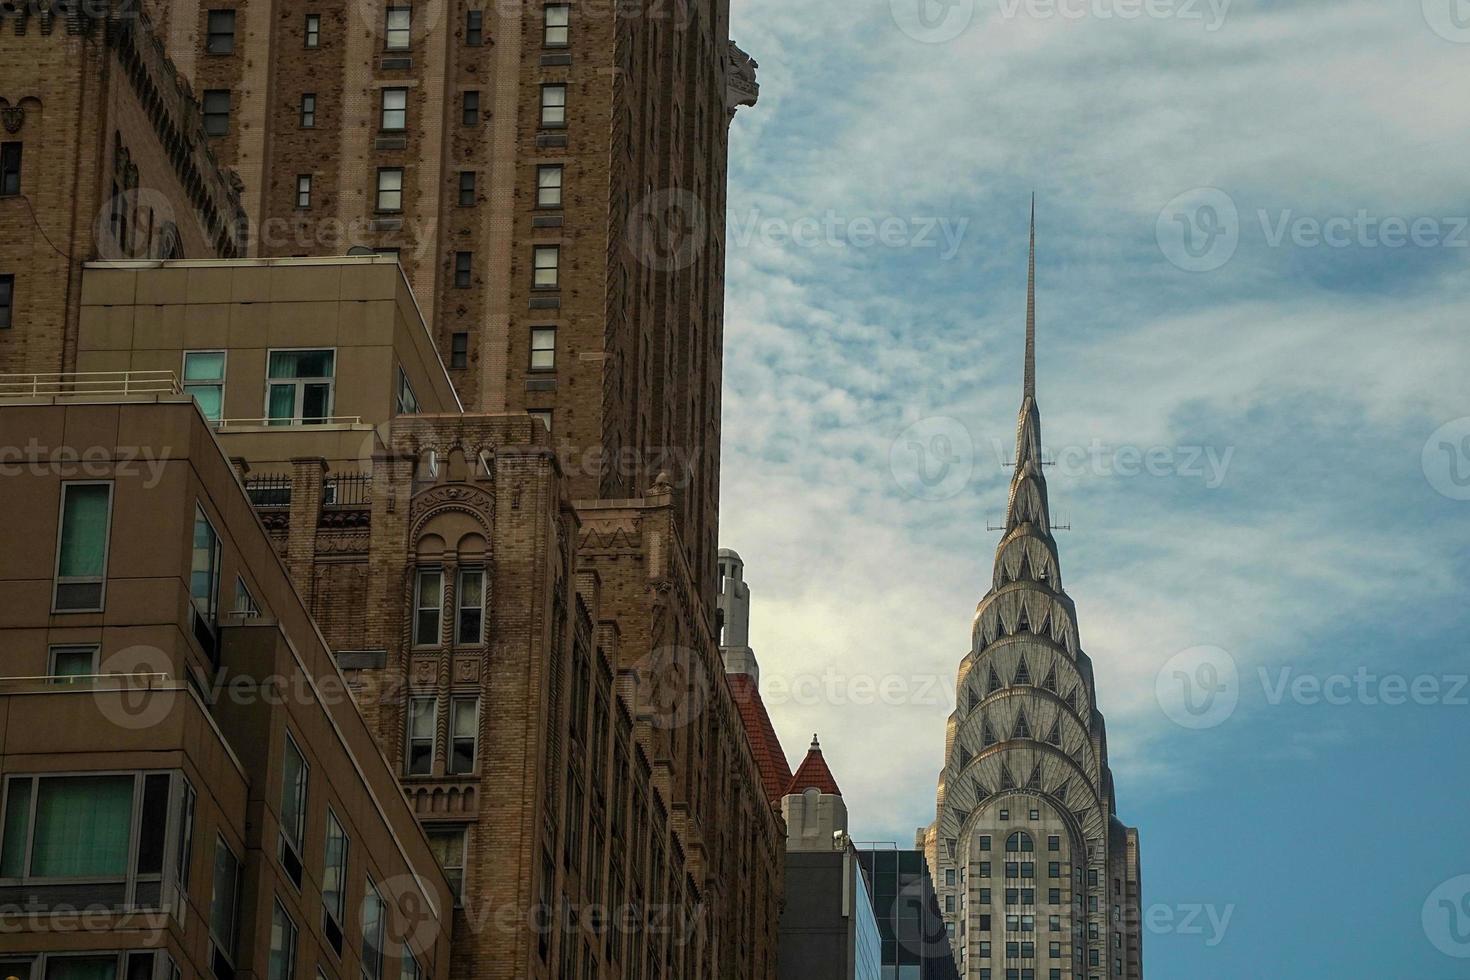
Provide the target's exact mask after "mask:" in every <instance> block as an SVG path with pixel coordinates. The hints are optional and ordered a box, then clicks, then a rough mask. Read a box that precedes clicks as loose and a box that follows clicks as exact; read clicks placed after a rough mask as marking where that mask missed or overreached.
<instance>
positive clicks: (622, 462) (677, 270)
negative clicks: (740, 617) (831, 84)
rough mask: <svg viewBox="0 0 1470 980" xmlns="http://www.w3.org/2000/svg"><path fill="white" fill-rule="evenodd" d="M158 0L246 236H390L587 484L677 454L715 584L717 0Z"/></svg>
mask: <svg viewBox="0 0 1470 980" xmlns="http://www.w3.org/2000/svg"><path fill="white" fill-rule="evenodd" d="M150 5H151V10H150V12H151V13H152V14H153V17H154V19H155V21H156V22H157V23H158V25H159V30H160V32H161V34H162V35H163V36H164V38H165V39H166V42H167V48H168V51H169V54H170V56H171V57H172V58H173V60H174V62H175V63H176V64H177V65H178V66H179V69H180V71H181V72H182V73H183V74H184V75H186V76H187V77H188V78H189V79H190V81H191V82H192V83H193V86H194V89H195V92H196V93H197V94H198V95H199V98H200V100H201V102H202V104H203V106H204V111H205V119H206V128H207V129H208V130H209V131H210V132H212V133H213V134H214V135H212V136H211V138H210V142H211V145H212V146H213V149H214V152H215V154H216V156H217V157H218V158H219V160H220V162H221V163H222V164H223V165H225V166H227V167H232V168H234V170H235V171H236V172H237V173H238V174H239V176H240V178H241V179H242V181H243V183H244V193H243V195H242V202H243V206H244V210H245V213H246V214H247V216H248V218H249V222H250V227H251V228H252V230H253V231H252V242H251V245H250V250H249V254H251V255H259V256H291V255H298V256H299V255H332V254H335V255H341V254H343V253H344V252H346V251H348V250H349V249H351V248H359V249H366V248H372V249H378V250H391V251H394V252H396V254H397V255H398V259H399V262H400V263H401V264H402V265H403V268H404V271H405V273H406V274H407V276H408V280H409V283H410V285H411V286H412V287H413V292H414V295H415V297H416V298H417V300H418V303H419V306H420V308H421V309H422V311H423V315H424V320H425V322H426V323H428V325H429V329H430V332H431V334H432V335H433V337H434V339H435V342H436V344H437V345H438V348H439V350H440V353H441V355H442V357H443V359H444V362H445V364H446V365H447V366H448V368H449V371H450V376H451V378H452V379H453V381H454V384H455V388H456V390H457V391H458V392H459V395H460V398H461V399H462V400H463V402H464V405H465V407H466V409H467V410H471V411H486V412H503V411H511V412H519V411H530V412H531V413H533V414H536V415H539V416H540V417H542V418H543V419H545V420H546V421H547V424H548V425H549V426H550V427H551V430H552V433H553V442H554V444H555V445H556V446H557V448H558V452H559V453H560V454H561V455H562V456H563V459H564V463H565V464H566V466H565V468H566V469H567V470H568V471H569V475H570V476H571V478H572V488H573V494H574V496H575V497H577V498H578V499H592V498H597V497H603V498H626V497H636V496H639V495H641V494H642V493H643V492H644V491H646V490H647V488H648V486H649V484H650V483H651V482H652V480H653V478H655V477H656V476H657V475H658V474H659V473H660V472H662V471H668V472H669V473H670V475H671V478H672V484H673V486H674V488H675V501H676V509H677V510H678V512H679V514H680V518H681V532H682V535H681V537H682V541H683V544H684V547H685V549H686V557H687V560H688V562H689V564H690V567H691V568H692V569H693V570H694V571H695V574H696V577H697V580H698V582H699V590H700V594H701V599H702V600H703V601H704V602H706V603H710V604H712V603H713V601H714V574H715V555H716V550H717V547H716V525H717V508H718V493H719V450H718V446H719V438H720V378H721V361H722V356H721V352H722V344H723V332H724V330H723V328H724V321H723V316H724V259H725V254H724V231H725V229H724V214H725V183H726V158H727V154H728V138H729V124H730V121H731V119H732V118H733V116H734V109H735V108H736V106H737V105H739V104H749V103H753V102H754V100H755V95H756V86H755V77H754V63H753V62H751V61H750V59H749V58H748V57H746V56H745V55H744V54H743V53H741V52H740V51H739V49H738V48H736V47H735V46H734V45H733V44H732V43H731V41H730V39H729V34H728V31H729V4H728V0H639V2H632V3H627V2H619V3H613V2H611V0H577V2H567V3H557V2H551V3H543V2H540V0H537V2H534V3H532V2H523V0H511V2H490V0H430V2H416V3H412V4H410V3H408V2H407V0H403V2H401V3H399V2H395V0H324V2H320V3H315V2H314V3H310V4H286V3H280V2H272V0H180V2H169V3H162V2H159V0H150ZM53 370H54V369H53Z"/></svg>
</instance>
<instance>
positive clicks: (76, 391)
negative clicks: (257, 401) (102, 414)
mask: <svg viewBox="0 0 1470 980" xmlns="http://www.w3.org/2000/svg"><path fill="white" fill-rule="evenodd" d="M180 394H183V389H182V388H180V387H179V379H178V376H177V375H175V374H174V373H173V372H172V371H63V372H55V373H49V374H0V398H45V397H49V396H52V395H88V396H97V395H180Z"/></svg>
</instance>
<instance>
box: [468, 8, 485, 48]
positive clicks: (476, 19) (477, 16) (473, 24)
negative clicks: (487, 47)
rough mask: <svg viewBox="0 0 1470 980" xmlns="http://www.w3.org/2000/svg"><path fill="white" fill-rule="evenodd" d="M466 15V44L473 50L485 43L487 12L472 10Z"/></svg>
mask: <svg viewBox="0 0 1470 980" xmlns="http://www.w3.org/2000/svg"><path fill="white" fill-rule="evenodd" d="M464 13H465V17H464V43H465V44H466V45H468V46H469V47H472V48H478V47H481V46H483V45H484V43H485V11H483V10H478V9H471V10H466V11H465V12H464Z"/></svg>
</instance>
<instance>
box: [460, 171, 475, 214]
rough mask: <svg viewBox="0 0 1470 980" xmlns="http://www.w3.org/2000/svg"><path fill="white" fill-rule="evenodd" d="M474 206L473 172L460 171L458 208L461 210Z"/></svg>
mask: <svg viewBox="0 0 1470 980" xmlns="http://www.w3.org/2000/svg"><path fill="white" fill-rule="evenodd" d="M474 204H475V172H474V171H473V170H461V171H460V172H459V206H460V207H462V208H468V207H474Z"/></svg>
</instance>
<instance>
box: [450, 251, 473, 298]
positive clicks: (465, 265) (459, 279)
mask: <svg viewBox="0 0 1470 980" xmlns="http://www.w3.org/2000/svg"><path fill="white" fill-rule="evenodd" d="M474 260H475V253H473V252H455V253H454V288H455V289H469V288H470V270H471V268H472V267H473V265H474Z"/></svg>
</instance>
